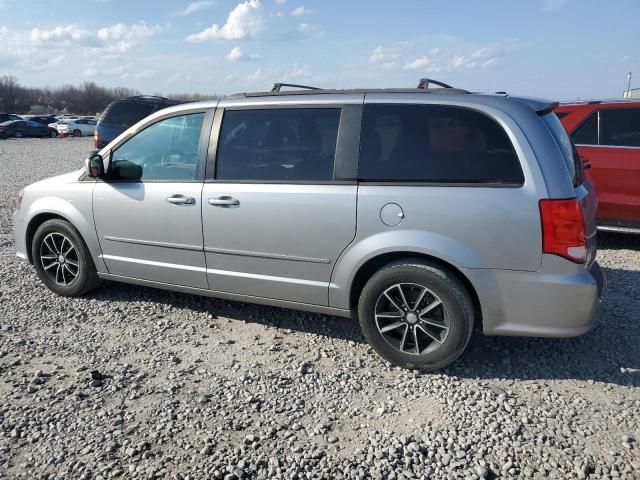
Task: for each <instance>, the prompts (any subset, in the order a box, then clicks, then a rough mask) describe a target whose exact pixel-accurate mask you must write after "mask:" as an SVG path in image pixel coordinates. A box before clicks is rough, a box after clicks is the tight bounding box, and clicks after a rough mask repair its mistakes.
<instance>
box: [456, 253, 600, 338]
mask: <svg viewBox="0 0 640 480" xmlns="http://www.w3.org/2000/svg"><path fill="white" fill-rule="evenodd" d="M557 272H566V273H557ZM464 273H465V274H466V275H468V278H469V280H470V281H471V283H472V284H473V285H474V287H475V289H476V292H477V293H478V297H479V300H480V305H481V306H482V317H483V332H484V333H485V334H486V335H515V336H533V337H573V336H577V335H582V334H583V333H586V332H587V331H588V330H589V329H590V328H591V327H592V326H593V324H594V323H595V321H596V319H597V316H598V301H599V300H600V299H601V298H602V296H603V295H604V292H605V290H606V278H605V275H604V273H603V271H602V269H601V268H600V266H599V265H598V263H597V262H594V263H593V265H592V266H591V268H590V269H589V270H585V269H584V268H583V267H580V266H578V265H575V264H571V263H570V262H568V261H567V260H564V259H561V258H559V257H554V256H549V255H545V259H544V261H543V267H542V268H541V269H540V270H539V271H537V272H520V271H509V270H489V269H487V270H470V269H468V270H465V271H464Z"/></svg>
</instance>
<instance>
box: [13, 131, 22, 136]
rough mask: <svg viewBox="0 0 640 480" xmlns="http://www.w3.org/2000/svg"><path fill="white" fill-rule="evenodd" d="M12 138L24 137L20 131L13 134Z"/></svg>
mask: <svg viewBox="0 0 640 480" xmlns="http://www.w3.org/2000/svg"><path fill="white" fill-rule="evenodd" d="M13 136H14V137H15V138H22V137H23V136H24V135H23V134H22V132H21V131H20V130H16V131H15V133H14V134H13Z"/></svg>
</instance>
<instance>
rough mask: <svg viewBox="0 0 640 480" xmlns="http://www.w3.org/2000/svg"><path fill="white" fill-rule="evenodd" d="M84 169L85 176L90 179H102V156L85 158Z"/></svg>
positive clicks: (96, 155)
mask: <svg viewBox="0 0 640 480" xmlns="http://www.w3.org/2000/svg"><path fill="white" fill-rule="evenodd" d="M85 162H86V169H87V175H88V176H89V177H91V178H103V177H104V161H103V159H102V155H100V154H97V153H96V154H94V155H91V156H90V157H89V158H87V160H86V161H85Z"/></svg>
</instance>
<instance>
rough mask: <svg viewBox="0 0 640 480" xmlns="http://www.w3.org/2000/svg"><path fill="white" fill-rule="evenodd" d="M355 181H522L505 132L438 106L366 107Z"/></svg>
mask: <svg viewBox="0 0 640 480" xmlns="http://www.w3.org/2000/svg"><path fill="white" fill-rule="evenodd" d="M359 178H360V179H361V180H365V181H367V180H369V181H409V182H411V181H414V182H442V183H447V182H453V183H510V184H521V183H522V182H523V181H524V177H523V174H522V169H521V167H520V162H519V161H518V156H517V154H516V152H515V150H514V148H513V145H512V144H511V141H510V140H509V137H508V136H507V134H506V132H505V131H504V129H503V128H502V127H501V126H500V125H499V124H498V123H497V122H496V121H495V120H493V119H491V118H489V117H488V116H486V115H484V114H482V113H479V112H475V111H473V110H469V109H465V108H459V107H448V106H447V107H445V106H438V105H367V106H365V110H364V121H363V129H362V140H361V146H360V166H359Z"/></svg>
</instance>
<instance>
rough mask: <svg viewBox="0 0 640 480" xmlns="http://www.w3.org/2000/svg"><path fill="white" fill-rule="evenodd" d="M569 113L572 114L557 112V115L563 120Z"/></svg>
mask: <svg viewBox="0 0 640 480" xmlns="http://www.w3.org/2000/svg"><path fill="white" fill-rule="evenodd" d="M569 113H571V112H556V115H557V116H558V118H559V119H563V118H564V117H566V116H567V115H569Z"/></svg>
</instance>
